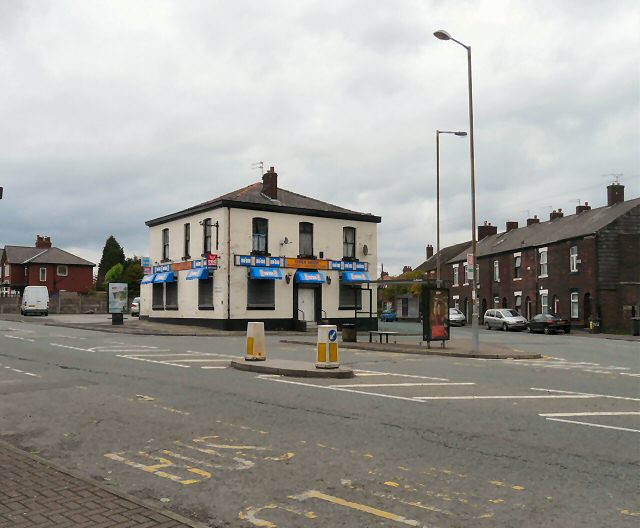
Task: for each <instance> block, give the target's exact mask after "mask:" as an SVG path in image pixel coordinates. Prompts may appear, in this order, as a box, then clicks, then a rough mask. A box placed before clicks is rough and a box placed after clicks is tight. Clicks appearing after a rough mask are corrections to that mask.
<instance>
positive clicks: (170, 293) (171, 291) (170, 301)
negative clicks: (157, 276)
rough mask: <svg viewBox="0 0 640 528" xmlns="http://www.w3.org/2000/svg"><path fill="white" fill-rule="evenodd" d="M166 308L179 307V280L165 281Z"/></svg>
mask: <svg viewBox="0 0 640 528" xmlns="http://www.w3.org/2000/svg"><path fill="white" fill-rule="evenodd" d="M164 284H165V290H164V294H165V306H164V308H165V310H177V309H178V281H174V282H165V283H164Z"/></svg>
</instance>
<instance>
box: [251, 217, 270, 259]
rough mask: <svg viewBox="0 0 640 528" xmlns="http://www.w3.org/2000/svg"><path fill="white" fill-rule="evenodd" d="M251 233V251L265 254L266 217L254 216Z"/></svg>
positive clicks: (266, 238)
mask: <svg viewBox="0 0 640 528" xmlns="http://www.w3.org/2000/svg"><path fill="white" fill-rule="evenodd" d="M252 233H253V236H252V240H253V242H252V246H251V251H252V252H253V253H259V254H261V255H266V254H267V251H268V247H269V246H268V241H269V238H268V237H269V220H267V219H266V218H254V219H253V228H252Z"/></svg>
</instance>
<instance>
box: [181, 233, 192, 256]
mask: <svg viewBox="0 0 640 528" xmlns="http://www.w3.org/2000/svg"><path fill="white" fill-rule="evenodd" d="M183 256H184V258H185V260H186V259H188V258H190V257H191V224H184V254H183Z"/></svg>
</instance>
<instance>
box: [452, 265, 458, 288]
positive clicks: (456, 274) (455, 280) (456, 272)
mask: <svg viewBox="0 0 640 528" xmlns="http://www.w3.org/2000/svg"><path fill="white" fill-rule="evenodd" d="M458 284H459V279H458V266H457V265H454V266H453V285H454V286H457V285H458Z"/></svg>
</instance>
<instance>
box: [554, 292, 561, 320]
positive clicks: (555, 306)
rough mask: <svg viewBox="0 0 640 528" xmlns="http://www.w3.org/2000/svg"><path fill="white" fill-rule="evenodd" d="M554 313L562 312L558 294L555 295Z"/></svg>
mask: <svg viewBox="0 0 640 528" xmlns="http://www.w3.org/2000/svg"><path fill="white" fill-rule="evenodd" d="M553 313H554V314H556V315H558V314H559V313H560V299H559V298H558V296H557V295H554V296H553Z"/></svg>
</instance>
